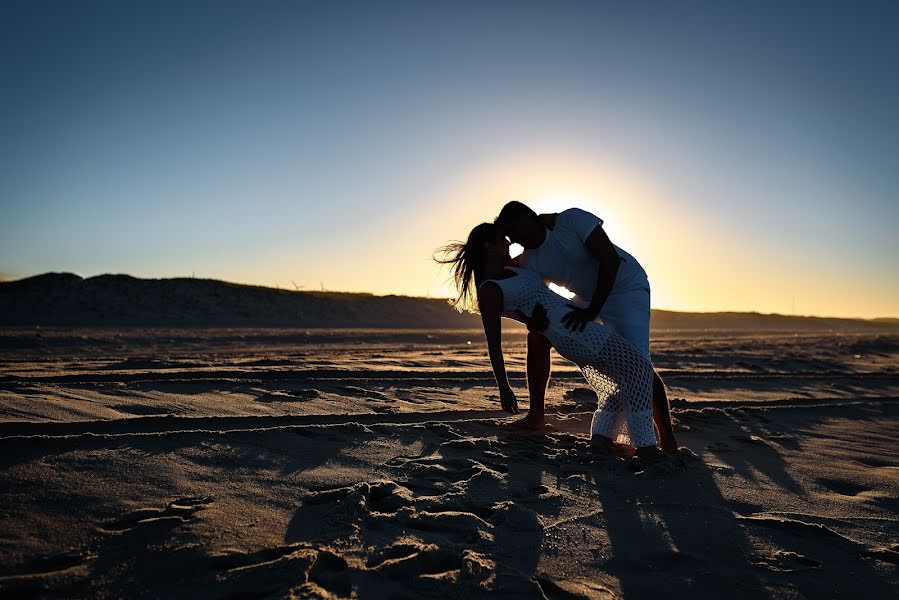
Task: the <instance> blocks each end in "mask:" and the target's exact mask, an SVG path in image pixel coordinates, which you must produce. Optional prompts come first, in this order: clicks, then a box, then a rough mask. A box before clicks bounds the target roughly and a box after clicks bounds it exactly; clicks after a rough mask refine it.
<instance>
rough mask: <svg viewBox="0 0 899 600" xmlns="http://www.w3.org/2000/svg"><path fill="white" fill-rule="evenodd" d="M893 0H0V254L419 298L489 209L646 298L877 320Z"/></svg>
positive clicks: (890, 193) (894, 245) (883, 256)
mask: <svg viewBox="0 0 899 600" xmlns="http://www.w3.org/2000/svg"><path fill="white" fill-rule="evenodd" d="M896 31H899V3H896V2H884V3H875V2H861V3H853V2H839V3H833V4H831V3H825V2H796V3H793V2H784V1H778V2H771V3H768V2H746V3H730V2H727V3H725V2H716V1H709V2H673V1H665V2H618V1H615V2H583V3H581V2H526V1H515V2H508V1H503V2H471V3H466V2H441V3H438V2H428V1H412V2H359V3H351V2H331V1H329V2H271V1H257V2H250V1H246V2H227V1H220V0H219V1H214V2H188V1H179V2H159V1H154V2H141V3H136V2H120V1H116V2H104V3H97V2H79V1H65V2H43V1H40V0H27V1H23V2H13V1H9V0H5V1H4V2H3V3H2V4H0V81H2V93H0V165H2V175H0V274H2V275H3V276H4V277H6V278H17V277H22V276H28V275H33V274H37V273H42V272H46V271H73V272H76V273H79V274H81V275H83V276H91V275H96V274H100V273H130V274H133V275H137V276H141V277H171V276H185V275H188V276H189V275H191V274H192V273H193V274H195V275H196V276H197V277H211V278H217V279H225V280H230V281H237V282H245V283H256V284H262V285H271V286H275V285H278V286H280V287H282V288H283V287H287V288H291V289H292V288H293V285H294V284H296V285H297V286H302V289H320V287H321V286H324V287H325V288H327V289H329V290H346V291H370V292H374V293H378V294H385V293H400V294H410V295H434V296H445V295H448V294H449V291H450V288H449V287H448V286H447V285H446V284H445V280H446V272H441V271H440V270H439V268H438V267H437V265H436V264H435V263H434V262H433V261H432V259H431V256H432V253H433V251H434V250H435V249H436V248H437V247H438V246H440V245H441V244H443V243H445V242H446V241H448V240H450V239H460V238H461V239H464V238H465V237H466V236H467V233H468V231H469V230H470V228H471V227H472V226H473V225H475V224H476V223H478V222H480V221H484V220H490V219H492V218H493V217H494V216H495V215H496V213H497V212H498V210H499V208H500V207H501V206H502V204H503V203H505V202H506V201H508V200H512V199H517V200H521V201H524V202H526V203H528V204H529V205H531V206H532V207H533V208H535V209H537V210H538V211H555V210H560V209H564V208H568V207H570V206H578V207H581V208H584V209H587V210H591V211H592V212H594V213H596V214H597V215H599V216H601V217H602V218H604V219H605V222H606V225H605V228H606V230H607V232H608V233H609V235H610V237H611V238H612V240H613V241H614V242H615V243H617V244H618V245H619V246H621V247H623V248H625V249H626V250H628V251H629V252H631V253H632V254H633V255H635V256H636V257H637V258H638V260H640V262H641V263H642V264H643V266H644V267H645V268H646V270H647V272H648V273H649V276H650V281H651V284H652V289H653V306H654V307H656V308H669V309H675V310H756V311H761V312H780V313H787V314H789V313H791V312H794V311H795V313H796V314H815V315H833V316H861V317H875V316H893V317H896V316H899V267H897V258H899V241H897V240H899V236H897V234H896V229H897V224H899V198H897V192H899V109H897V107H899V35H896Z"/></svg>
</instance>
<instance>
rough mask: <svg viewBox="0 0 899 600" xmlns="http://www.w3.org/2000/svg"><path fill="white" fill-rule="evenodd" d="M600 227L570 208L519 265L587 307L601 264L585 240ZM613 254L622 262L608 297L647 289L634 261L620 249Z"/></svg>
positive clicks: (591, 216)
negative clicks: (559, 287) (564, 289)
mask: <svg viewBox="0 0 899 600" xmlns="http://www.w3.org/2000/svg"><path fill="white" fill-rule="evenodd" d="M601 225H602V219H600V218H599V217H597V216H596V215H594V214H592V213H589V212H587V211H585V210H581V209H579V208H569V209H568V210H565V211H562V212H560V213H559V214H558V216H557V217H556V224H555V226H554V227H553V229H552V230H549V229H547V231H546V239H545V240H544V241H543V244H541V245H540V247H539V248H535V249H533V250H525V251H524V252H523V253H522V254H521V258H520V261H519V265H520V266H521V267H522V268H525V269H531V270H533V271H536V272H537V273H539V274H540V275H541V276H542V277H543V279H544V280H545V281H547V282H552V283H555V284H556V285H561V286H563V287H565V288H567V289H568V290H570V291H571V292H573V293H574V294H575V297H574V298H573V299H572V301H573V303H574V304H577V305H579V306H582V307H586V306H587V305H589V304H590V300H591V299H592V298H593V292H594V291H595V290H596V282H597V275H598V273H599V267H600V263H599V261H598V260H597V259H596V258H594V257H593V255H591V254H590V252H589V251H588V250H587V246H586V242H587V238H588V237H590V234H591V233H592V232H593V230H594V229H596V228H597V227H599V226H601ZM614 248H615V251H616V252H617V253H618V255H619V256H620V257H621V258H623V259H624V260H622V261H621V263H620V265H619V267H618V275H617V276H616V277H615V285H614V286H613V287H612V291H611V293H610V294H615V293H618V292H625V291H630V290H643V289H645V290H647V291H648V290H649V281H648V279H647V277H646V272H645V271H644V270H643V267H641V266H640V263H638V262H637V260H636V259H635V258H634V257H633V256H631V255H630V254H628V253H627V252H625V251H624V250H622V249H621V248H619V247H618V246H614Z"/></svg>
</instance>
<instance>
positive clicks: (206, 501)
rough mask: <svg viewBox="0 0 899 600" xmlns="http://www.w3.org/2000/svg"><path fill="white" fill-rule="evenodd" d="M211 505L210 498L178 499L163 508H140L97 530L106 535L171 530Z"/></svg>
mask: <svg viewBox="0 0 899 600" xmlns="http://www.w3.org/2000/svg"><path fill="white" fill-rule="evenodd" d="M210 504H212V498H208V497H205V498H195V497H190V498H179V499H178V500H175V501H173V502H169V503H168V505H166V507H165V508H141V509H139V510H136V511H134V512H131V513H128V514H127V515H125V516H124V517H122V518H121V519H117V520H115V521H112V522H109V523H106V524H105V525H101V526H100V527H99V528H98V529H99V530H100V531H105V532H108V533H121V532H126V531H131V530H133V529H137V528H146V527H160V528H171V527H177V526H179V525H183V524H184V523H187V522H188V521H189V520H190V519H191V518H192V517H193V515H194V513H195V512H197V511H199V510H203V509H204V508H206V507H207V506H209V505H210Z"/></svg>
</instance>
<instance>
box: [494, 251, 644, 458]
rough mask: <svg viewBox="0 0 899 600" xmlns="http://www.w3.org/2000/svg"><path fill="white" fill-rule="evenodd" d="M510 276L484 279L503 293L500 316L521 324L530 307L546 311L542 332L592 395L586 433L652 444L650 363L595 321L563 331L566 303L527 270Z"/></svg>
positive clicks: (641, 444)
mask: <svg viewBox="0 0 899 600" xmlns="http://www.w3.org/2000/svg"><path fill="white" fill-rule="evenodd" d="M510 270H511V271H514V272H515V273H516V275H515V276H514V277H508V278H505V279H488V280H485V281H484V282H482V283H481V285H483V284H484V283H486V282H487V281H493V282H494V283H496V284H497V285H499V287H500V289H502V292H503V315H504V316H506V317H509V318H511V319H515V320H518V321H520V320H522V319H521V317H520V315H522V314H523V315H527V316H530V315H532V314H533V313H534V306H536V305H537V304H542V305H543V308H545V309H546V316H547V320H548V321H549V326H548V327H547V328H546V330H544V331H543V332H542V333H543V335H545V336H546V337H547V339H549V341H550V343H551V344H552V345H553V347H554V348H555V349H556V351H557V352H558V353H559V354H560V355H562V356H563V357H564V358H567V359H568V360H570V361H571V362H573V363H575V364H576V365H577V366H578V367H579V368H580V369H581V372H582V373H583V374H584V377H586V378H587V381H588V382H589V383H590V387H592V388H593V389H594V390H595V391H596V396H597V398H598V400H599V406H598V408H597V410H596V412H595V413H594V414H593V423H592V424H591V426H590V430H591V432H592V434H593V435H601V436H605V437H607V438H611V439H612V440H616V439H617V440H618V441H623V442H625V443H628V442H629V443H631V444H632V445H633V446H635V447H637V448H642V447H644V446H651V445H654V444H655V443H656V434H655V428H654V427H653V424H652V378H653V370H652V363H650V361H649V359H647V358H646V357H645V356H644V355H643V354H642V353H641V352H640V351H639V350H637V349H636V348H635V347H634V346H633V344H631V343H630V342H628V341H627V340H625V339H624V338H623V337H621V336H620V335H618V334H617V333H615V332H613V331H612V330H610V329H609V328H608V327H605V326H603V325H602V324H600V323H597V322H595V321H590V322H588V323H587V325H586V327H585V328H584V330H583V331H580V332H574V331H570V330H569V329H567V328H565V326H564V325H563V324H562V317H563V316H564V315H566V314H567V313H569V312H570V311H571V308H569V307H568V305H567V300H566V299H565V298H563V297H562V296H560V295H558V294H556V293H555V292H553V291H552V290H551V289H549V288H548V287H547V286H546V284H545V283H544V282H543V280H542V279H541V277H540V276H539V275H538V274H537V273H535V272H534V271H530V270H527V269H510Z"/></svg>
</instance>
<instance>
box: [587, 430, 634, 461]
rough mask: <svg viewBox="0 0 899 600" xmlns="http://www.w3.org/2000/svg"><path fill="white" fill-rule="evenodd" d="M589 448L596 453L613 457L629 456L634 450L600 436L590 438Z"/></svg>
mask: <svg viewBox="0 0 899 600" xmlns="http://www.w3.org/2000/svg"><path fill="white" fill-rule="evenodd" d="M590 447H591V448H592V449H593V450H595V451H597V452H603V453H606V454H614V455H615V456H631V455H632V454H633V453H634V449H633V448H631V447H630V446H628V445H626V444H619V443H617V442H614V441H612V440H611V439H609V438H607V437H605V436H601V435H594V436H592V437H591V438H590Z"/></svg>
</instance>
